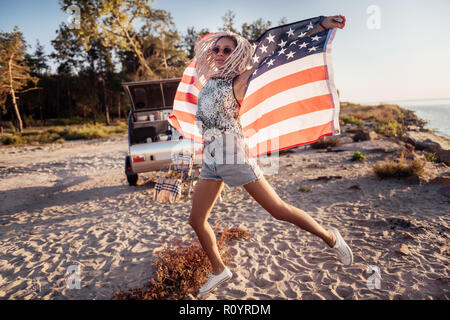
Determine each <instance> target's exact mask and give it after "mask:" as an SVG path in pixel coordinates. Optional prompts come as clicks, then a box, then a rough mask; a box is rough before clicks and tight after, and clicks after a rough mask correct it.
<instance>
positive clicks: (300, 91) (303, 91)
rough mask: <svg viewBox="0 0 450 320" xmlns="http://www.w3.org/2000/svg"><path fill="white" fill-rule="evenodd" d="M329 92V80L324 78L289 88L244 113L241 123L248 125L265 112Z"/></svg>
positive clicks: (244, 125)
mask: <svg viewBox="0 0 450 320" xmlns="http://www.w3.org/2000/svg"><path fill="white" fill-rule="evenodd" d="M328 93H329V90H328V85H327V81H324V80H323V81H316V82H311V83H308V84H305V85H302V86H299V87H295V88H292V89H288V90H286V91H283V92H280V93H278V94H276V95H274V96H272V97H270V98H268V99H266V100H264V101H263V102H262V103H260V104H258V105H257V106H255V107H253V108H252V109H250V110H249V111H247V112H246V113H244V114H242V116H241V124H242V126H243V127H247V126H248V125H250V124H251V123H252V122H254V121H256V120H258V119H259V118H260V116H261V115H262V114H264V113H267V112H271V111H273V110H276V109H278V108H280V107H283V106H285V105H287V104H291V103H294V102H297V101H299V99H310V98H313V97H315V96H317V95H325V94H328Z"/></svg>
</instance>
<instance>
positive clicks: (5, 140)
mask: <svg viewBox="0 0 450 320" xmlns="http://www.w3.org/2000/svg"><path fill="white" fill-rule="evenodd" d="M0 141H1V143H2V144H4V145H18V144H22V143H23V142H22V138H21V136H19V135H15V134H14V135H4V136H1V137H0Z"/></svg>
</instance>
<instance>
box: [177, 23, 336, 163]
mask: <svg viewBox="0 0 450 320" xmlns="http://www.w3.org/2000/svg"><path fill="white" fill-rule="evenodd" d="M321 19H323V17H316V18H312V19H307V20H302V21H299V22H295V23H291V24H287V25H283V26H279V27H276V28H272V29H269V30H267V31H266V32H265V33H264V34H263V35H262V36H261V37H260V38H259V39H258V40H256V41H254V42H253V48H254V54H253V57H252V63H253V66H255V67H257V69H256V70H255V71H254V73H253V74H252V75H251V77H250V79H249V82H248V88H247V92H246V94H245V97H244V100H243V101H242V104H241V107H240V109H239V116H240V121H241V124H242V127H243V132H244V136H245V137H246V142H247V144H248V146H249V149H250V152H251V154H252V155H253V156H256V157H259V156H261V155H264V154H267V153H274V152H277V151H279V150H283V149H289V148H292V147H295V146H299V145H304V144H310V143H313V142H314V141H316V140H318V139H320V138H321V137H323V136H329V135H336V134H339V133H340V129H339V99H338V96H337V91H336V87H335V85H334V80H333V67H332V61H331V44H332V41H333V39H334V36H335V33H336V29H331V30H326V31H322V32H319V33H315V34H312V35H310V36H307V35H306V34H307V33H308V32H309V31H310V30H312V29H313V28H314V27H315V26H317V25H318V24H319V22H320V21H321ZM195 77H196V74H195V61H193V62H192V63H191V64H190V66H188V68H187V69H186V71H185V74H184V75H183V78H182V81H181V83H180V86H179V88H178V91H179V92H177V95H176V97H175V101H174V110H173V113H172V115H171V117H170V120H173V121H172V122H171V124H172V126H173V127H175V128H176V129H177V130H178V129H179V131H180V130H181V131H180V132H182V134H183V135H184V136H185V137H186V138H188V139H191V140H194V141H197V142H201V136H200V134H199V133H198V130H196V128H195V125H194V121H195V110H196V107H197V105H196V103H197V95H198V92H199V90H200V89H201V82H199V81H196V79H195Z"/></svg>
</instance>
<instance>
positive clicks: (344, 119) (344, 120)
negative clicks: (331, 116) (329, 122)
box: [339, 114, 364, 126]
mask: <svg viewBox="0 0 450 320" xmlns="http://www.w3.org/2000/svg"><path fill="white" fill-rule="evenodd" d="M339 122H340V123H341V124H356V125H357V126H362V125H364V121H363V120H361V119H359V118H357V117H355V116H353V115H351V114H350V115H346V114H344V115H341V116H340V118H339Z"/></svg>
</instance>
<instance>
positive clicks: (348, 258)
mask: <svg viewBox="0 0 450 320" xmlns="http://www.w3.org/2000/svg"><path fill="white" fill-rule="evenodd" d="M328 231H330V232H331V233H332V234H333V235H334V237H335V238H336V244H335V245H334V247H333V248H332V249H333V250H334V251H335V252H336V253H337V255H338V256H339V258H340V259H341V261H342V263H343V264H344V265H346V266H349V265H351V264H352V263H353V252H352V249H350V247H349V246H348V244H347V243H346V242H345V241H344V239H343V238H342V236H341V234H340V233H339V231H338V230H337V229H336V228H331V229H330V230H328Z"/></svg>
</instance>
